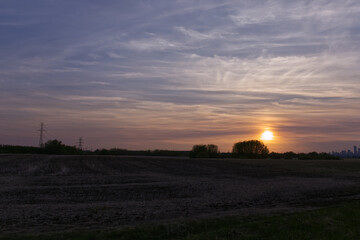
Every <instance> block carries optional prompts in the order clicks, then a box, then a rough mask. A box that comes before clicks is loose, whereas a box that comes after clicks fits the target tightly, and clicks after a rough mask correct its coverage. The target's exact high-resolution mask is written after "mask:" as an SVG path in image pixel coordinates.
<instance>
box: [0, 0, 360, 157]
mask: <svg viewBox="0 0 360 240" xmlns="http://www.w3.org/2000/svg"><path fill="white" fill-rule="evenodd" d="M40 122H44V123H45V127H46V133H45V137H44V138H45V140H49V139H59V140H61V141H62V142H63V143H65V144H68V145H76V144H77V141H78V138H79V137H82V138H83V141H84V147H85V148H87V149H93V150H94V149H97V148H112V147H118V148H127V149H171V150H190V149H191V147H192V146H193V145H194V144H210V143H212V144H217V145H218V146H219V148H220V150H221V151H230V150H231V148H232V145H233V144H234V143H235V142H238V141H244V140H250V139H259V137H260V135H261V133H262V132H263V131H265V130H270V131H272V132H273V133H274V136H275V138H274V140H273V141H266V142H265V144H266V145H267V146H268V147H269V149H270V151H277V152H285V151H295V152H311V151H325V152H329V151H332V150H337V151H338V150H341V149H351V148H352V146H353V145H358V146H360V2H359V1H357V0H343V1H337V0H336V1H335V0H333V1H331V0H315V1H304V0H299V1H290V0H286V1H284V0H268V1H259V0H236V1H235V0H223V1H217V0H206V1H205V0H171V1H169V0H151V1H150V0H121V1H117V0H116V1H115V0H107V1H100V0H96V1H95V0H77V1H72V0H32V1H29V0H1V1H0V144H14V145H34V146H36V145H37V144H38V141H39V132H38V131H37V130H38V129H39V125H40Z"/></svg>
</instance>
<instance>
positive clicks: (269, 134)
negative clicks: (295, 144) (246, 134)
mask: <svg viewBox="0 0 360 240" xmlns="http://www.w3.org/2000/svg"><path fill="white" fill-rule="evenodd" d="M273 139H274V134H273V133H272V132H271V131H265V132H263V133H262V134H261V140H273Z"/></svg>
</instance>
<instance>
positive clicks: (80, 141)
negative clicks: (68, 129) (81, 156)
mask: <svg viewBox="0 0 360 240" xmlns="http://www.w3.org/2000/svg"><path fill="white" fill-rule="evenodd" d="M82 147H83V139H82V137H79V146H78V148H79V149H81V150H82Z"/></svg>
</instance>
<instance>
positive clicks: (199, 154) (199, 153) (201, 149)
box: [190, 144, 220, 158]
mask: <svg viewBox="0 0 360 240" xmlns="http://www.w3.org/2000/svg"><path fill="white" fill-rule="evenodd" d="M219 153H220V152H219V148H218V146H216V145H214V144H208V145H194V146H193V148H192V150H191V152H190V157H192V158H215V157H218V156H219Z"/></svg>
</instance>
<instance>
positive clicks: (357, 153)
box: [331, 146, 360, 158]
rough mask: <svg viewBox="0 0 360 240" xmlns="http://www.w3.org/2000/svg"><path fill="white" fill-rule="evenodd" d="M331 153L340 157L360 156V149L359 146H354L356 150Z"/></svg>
mask: <svg viewBox="0 0 360 240" xmlns="http://www.w3.org/2000/svg"><path fill="white" fill-rule="evenodd" d="M331 155H333V156H336V157H340V158H360V149H358V148H357V146H354V152H352V151H351V150H347V151H346V150H342V151H341V152H335V151H332V152H331Z"/></svg>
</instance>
